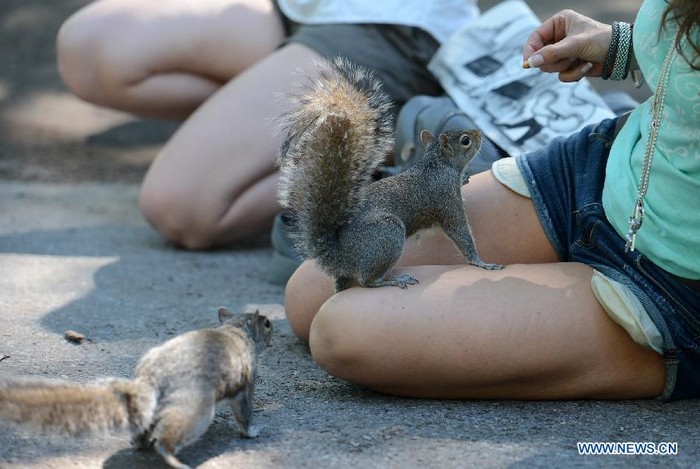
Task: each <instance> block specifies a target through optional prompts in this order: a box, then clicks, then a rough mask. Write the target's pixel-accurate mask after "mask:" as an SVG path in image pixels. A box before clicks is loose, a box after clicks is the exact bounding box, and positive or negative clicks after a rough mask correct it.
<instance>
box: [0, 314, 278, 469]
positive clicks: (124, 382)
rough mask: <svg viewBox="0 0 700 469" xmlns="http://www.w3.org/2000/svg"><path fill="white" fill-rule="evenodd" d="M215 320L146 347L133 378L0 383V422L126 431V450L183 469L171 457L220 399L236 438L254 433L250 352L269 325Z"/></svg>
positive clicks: (239, 318) (261, 320)
mask: <svg viewBox="0 0 700 469" xmlns="http://www.w3.org/2000/svg"><path fill="white" fill-rule="evenodd" d="M219 321H220V322H221V325H220V326H219V327H217V328H209V329H200V330H195V331H191V332H187V333H184V334H181V335H179V336H177V337H174V338H172V339H170V340H168V341H167V342H165V343H164V344H162V345H160V346H158V347H154V348H152V349H150V350H149V351H148V352H147V353H146V354H145V355H144V356H143V357H142V358H141V359H140V360H139V363H138V365H137V366H136V370H135V378H134V379H133V380H128V379H120V378H106V379H102V380H99V381H95V382H93V383H90V384H84V385H83V384H78V383H72V382H68V381H60V380H49V379H41V378H24V379H10V380H3V381H0V420H3V421H5V422H7V423H12V424H19V425H27V426H30V427H32V428H37V429H40V430H43V431H53V432H58V433H62V434H68V435H76V436H77V435H82V434H89V433H96V432H105V431H108V430H117V429H128V430H129V432H130V433H131V442H132V445H133V446H135V447H137V448H149V447H154V448H155V450H156V451H157V452H158V453H159V454H160V455H161V456H162V457H163V459H164V460H165V462H166V463H167V464H168V465H169V466H171V467H174V468H180V469H184V468H187V467H188V466H187V465H185V464H183V463H181V462H180V461H179V460H178V459H177V458H176V456H175V455H176V454H177V452H178V451H179V450H181V449H182V448H183V447H185V446H187V445H189V444H191V443H193V442H194V441H195V440H197V439H198V438H199V437H200V436H202V435H203V434H204V432H205V431H206V430H207V428H209V425H210V424H211V422H212V420H213V418H214V412H215V407H216V404H217V403H219V402H220V401H228V402H229V404H230V406H231V409H232V410H233V415H234V416H235V418H236V421H237V422H238V426H239V428H240V431H241V435H242V436H244V437H249V438H253V437H255V436H257V429H256V428H255V427H253V426H252V425H251V419H252V414H253V390H254V386H255V374H256V353H257V351H259V350H260V349H262V348H263V347H265V346H266V345H267V344H269V343H270V337H271V335H272V324H271V323H270V321H269V319H268V318H267V317H265V316H264V315H262V314H259V313H258V312H257V311H255V312H254V313H232V312H231V311H229V310H228V309H226V308H219Z"/></svg>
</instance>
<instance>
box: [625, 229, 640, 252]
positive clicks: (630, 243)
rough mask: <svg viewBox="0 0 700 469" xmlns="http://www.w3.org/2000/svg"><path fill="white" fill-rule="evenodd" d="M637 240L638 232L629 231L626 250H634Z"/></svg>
mask: <svg viewBox="0 0 700 469" xmlns="http://www.w3.org/2000/svg"><path fill="white" fill-rule="evenodd" d="M636 241H637V233H631V232H630V233H627V242H626V243H625V252H634V244H635V242H636Z"/></svg>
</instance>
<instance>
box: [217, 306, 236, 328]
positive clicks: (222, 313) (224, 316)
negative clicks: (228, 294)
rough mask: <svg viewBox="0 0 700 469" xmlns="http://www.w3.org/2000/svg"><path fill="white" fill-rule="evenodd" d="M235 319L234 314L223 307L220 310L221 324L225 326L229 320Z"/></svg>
mask: <svg viewBox="0 0 700 469" xmlns="http://www.w3.org/2000/svg"><path fill="white" fill-rule="evenodd" d="M232 317H233V313H232V312H231V311H229V310H228V309H226V308H224V307H223V306H222V307H221V308H219V322H220V323H221V324H223V323H224V322H225V321H226V320H227V319H230V318H232Z"/></svg>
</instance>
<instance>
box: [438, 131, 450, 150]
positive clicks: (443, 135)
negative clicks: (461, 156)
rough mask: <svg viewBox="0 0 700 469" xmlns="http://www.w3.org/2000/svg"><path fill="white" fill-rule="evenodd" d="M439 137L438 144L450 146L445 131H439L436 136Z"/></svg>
mask: <svg viewBox="0 0 700 469" xmlns="http://www.w3.org/2000/svg"><path fill="white" fill-rule="evenodd" d="M438 138H439V139H440V146H442V147H449V146H450V138H449V137H448V136H447V134H446V133H444V132H443V133H441V134H440V136H439V137H438Z"/></svg>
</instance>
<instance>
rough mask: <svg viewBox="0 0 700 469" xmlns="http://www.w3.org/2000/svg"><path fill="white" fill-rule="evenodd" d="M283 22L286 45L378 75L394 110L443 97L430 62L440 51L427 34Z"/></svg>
mask: <svg viewBox="0 0 700 469" xmlns="http://www.w3.org/2000/svg"><path fill="white" fill-rule="evenodd" d="M275 6H276V9H277V12H278V14H279V15H280V17H281V18H282V21H283V24H284V27H285V31H286V34H287V38H286V39H285V41H284V43H283V44H282V45H285V44H289V43H297V44H303V45H305V46H306V47H309V48H310V49H312V50H314V51H315V52H317V53H318V54H320V55H321V56H323V57H324V58H327V59H332V58H334V57H338V56H342V57H345V58H347V59H349V60H350V61H352V62H354V63H356V64H359V65H363V66H365V67H368V68H370V69H372V70H374V71H375V73H376V74H377V76H378V77H379V79H380V80H381V81H382V84H383V85H384V89H385V90H386V92H387V93H388V94H389V96H390V97H391V99H392V100H393V101H394V103H395V104H396V107H395V109H397V110H398V108H399V107H400V106H401V105H403V104H404V103H405V102H406V101H408V100H409V99H410V98H412V97H413V96H415V95H418V94H426V95H430V96H435V95H439V94H442V93H444V91H443V89H442V86H441V85H440V82H438V80H437V79H436V78H435V77H434V76H433V75H432V74H431V73H430V72H429V71H428V62H429V61H430V59H431V58H432V57H433V55H434V54H435V52H436V51H437V49H438V48H439V47H440V44H439V43H438V41H437V40H436V39H435V38H433V36H432V35H431V34H429V33H428V32H426V31H424V30H422V29H420V28H416V27H412V26H403V25H392V24H353V23H349V24H345V23H342V24H299V23H295V22H294V21H291V20H290V19H289V18H287V17H285V16H284V14H283V13H282V11H281V10H280V9H279V7H278V6H277V4H276V2H275Z"/></svg>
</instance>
